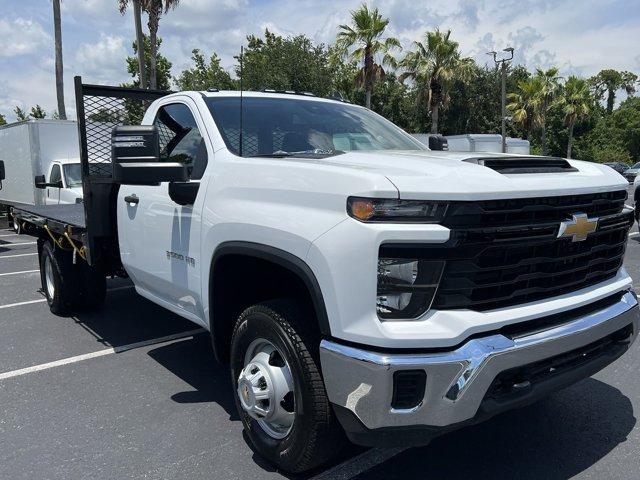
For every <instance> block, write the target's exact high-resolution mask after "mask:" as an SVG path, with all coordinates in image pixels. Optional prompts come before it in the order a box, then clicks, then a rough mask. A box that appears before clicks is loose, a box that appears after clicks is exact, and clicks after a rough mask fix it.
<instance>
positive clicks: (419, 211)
mask: <svg viewBox="0 0 640 480" xmlns="http://www.w3.org/2000/svg"><path fill="white" fill-rule="evenodd" d="M446 212H447V204H446V203H442V202H431V201H421V200H397V199H386V198H362V197H349V198H348V199H347V213H348V214H349V215H350V216H352V217H353V218H355V219H356V220H359V221H361V222H399V223H437V222H439V221H440V220H442V219H443V218H444V215H445V213H446Z"/></svg>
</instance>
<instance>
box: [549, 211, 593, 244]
mask: <svg viewBox="0 0 640 480" xmlns="http://www.w3.org/2000/svg"><path fill="white" fill-rule="evenodd" d="M597 228H598V218H588V217H587V215H586V214H585V213H576V214H574V215H571V220H565V221H564V222H561V223H560V228H559V230H558V238H564V237H572V238H571V241H572V242H582V241H583V240H586V239H587V237H588V236H589V234H591V233H593V232H595V231H596V229H597Z"/></svg>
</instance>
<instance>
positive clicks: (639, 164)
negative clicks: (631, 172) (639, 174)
mask: <svg viewBox="0 0 640 480" xmlns="http://www.w3.org/2000/svg"><path fill="white" fill-rule="evenodd" d="M631 168H640V162H638V163H636V164H635V165H634V166H633V167H631Z"/></svg>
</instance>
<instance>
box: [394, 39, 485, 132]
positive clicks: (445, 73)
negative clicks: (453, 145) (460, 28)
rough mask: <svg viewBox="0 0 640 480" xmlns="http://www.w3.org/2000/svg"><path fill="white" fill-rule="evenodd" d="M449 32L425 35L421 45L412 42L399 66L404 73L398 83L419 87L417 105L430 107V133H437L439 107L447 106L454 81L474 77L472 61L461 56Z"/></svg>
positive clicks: (456, 43) (464, 80)
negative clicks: (411, 47) (408, 81)
mask: <svg viewBox="0 0 640 480" xmlns="http://www.w3.org/2000/svg"><path fill="white" fill-rule="evenodd" d="M450 37H451V30H447V31H446V32H441V31H440V30H437V29H436V31H434V32H427V33H426V34H425V39H424V42H414V48H415V50H412V51H410V52H408V53H407V54H406V55H405V57H404V58H403V59H402V61H401V62H400V64H399V66H400V67H401V68H402V70H404V73H403V74H402V75H400V80H401V81H404V80H406V79H411V80H413V81H414V82H415V83H416V85H417V87H418V96H417V101H418V102H424V103H426V104H427V105H429V110H430V111H431V133H438V114H439V109H440V108H443V109H444V108H446V107H447V106H448V104H449V100H450V96H449V89H450V88H451V84H452V82H453V81H454V80H459V81H461V82H463V83H467V82H468V80H469V78H470V77H471V75H472V74H473V67H474V65H475V64H474V61H473V60H472V59H471V58H465V57H462V56H461V54H460V51H459V49H458V42H455V41H453V40H451V38H450Z"/></svg>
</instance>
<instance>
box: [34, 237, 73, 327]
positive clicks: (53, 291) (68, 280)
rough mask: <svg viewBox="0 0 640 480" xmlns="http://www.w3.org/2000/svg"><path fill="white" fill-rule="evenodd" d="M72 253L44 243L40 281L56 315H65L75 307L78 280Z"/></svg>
mask: <svg viewBox="0 0 640 480" xmlns="http://www.w3.org/2000/svg"><path fill="white" fill-rule="evenodd" d="M73 267H74V265H73V258H72V256H71V253H70V252H68V251H66V250H62V249H60V248H55V247H54V246H53V245H52V244H51V243H50V242H44V244H43V245H42V249H41V251H40V280H41V282H42V291H43V292H44V294H45V296H46V298H47V303H48V304H49V309H50V310H51V313H53V314H55V315H65V314H67V313H69V312H70V311H71V310H72V309H73V306H74V298H75V296H76V295H77V293H78V292H77V288H78V281H77V280H78V279H77V273H76V271H75V269H74V268H73Z"/></svg>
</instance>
